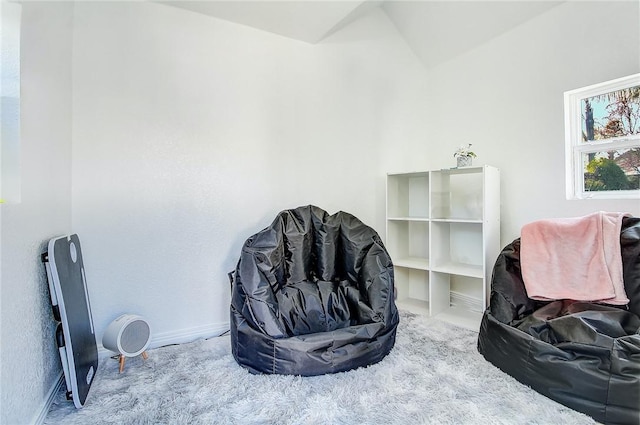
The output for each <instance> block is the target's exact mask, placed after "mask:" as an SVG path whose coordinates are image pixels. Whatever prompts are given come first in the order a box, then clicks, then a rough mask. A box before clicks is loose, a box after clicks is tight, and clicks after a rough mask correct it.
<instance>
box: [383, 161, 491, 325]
mask: <svg viewBox="0 0 640 425" xmlns="http://www.w3.org/2000/svg"><path fill="white" fill-rule="evenodd" d="M386 223H387V226H386V227H387V228H386V246H387V249H388V250H389V253H390V254H391V258H392V260H393V264H394V272H395V282H396V288H397V291H398V298H397V304H398V307H400V308H404V309H407V310H409V311H413V312H416V313H422V314H426V315H429V316H435V317H437V318H439V319H442V320H445V321H448V322H451V323H454V324H456V325H458V326H463V327H465V328H468V329H472V330H475V331H477V330H478V329H479V325H480V320H481V318H482V313H483V311H484V310H485V309H486V308H487V303H488V300H489V291H490V290H491V287H490V285H491V284H490V282H491V280H490V278H491V272H492V270H493V264H494V262H495V260H496V258H497V257H498V254H499V252H500V171H499V170H498V169H497V168H495V167H490V166H482V167H464V168H451V169H442V170H432V171H421V172H411V173H390V174H387V222H386Z"/></svg>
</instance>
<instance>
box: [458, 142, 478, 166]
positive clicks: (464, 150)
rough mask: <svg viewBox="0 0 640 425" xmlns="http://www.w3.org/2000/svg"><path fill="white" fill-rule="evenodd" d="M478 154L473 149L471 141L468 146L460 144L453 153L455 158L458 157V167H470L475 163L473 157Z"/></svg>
mask: <svg viewBox="0 0 640 425" xmlns="http://www.w3.org/2000/svg"><path fill="white" fill-rule="evenodd" d="M476 156H477V155H476V154H475V152H473V151H472V150H471V143H469V144H468V145H467V146H466V147H465V146H460V147H459V148H458V149H457V150H456V152H455V153H454V154H453V157H454V158H457V161H458V167H470V166H471V164H472V163H473V158H475V157H476Z"/></svg>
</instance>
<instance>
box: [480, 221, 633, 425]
mask: <svg viewBox="0 0 640 425" xmlns="http://www.w3.org/2000/svg"><path fill="white" fill-rule="evenodd" d="M594 243H595V241H594ZM620 244H621V252H622V266H623V267H622V272H623V279H624V287H625V292H626V294H627V296H628V298H629V304H628V305H626V306H618V307H616V306H612V305H606V304H598V303H592V302H572V301H570V300H556V301H550V302H546V301H536V300H533V299H531V298H529V296H528V295H527V291H526V288H525V285H524V282H523V280H522V272H521V265H520V248H521V240H520V239H516V240H515V241H513V242H512V243H511V244H509V245H507V246H506V247H505V248H504V250H503V251H502V253H501V254H500V256H499V257H498V259H497V261H496V264H495V267H494V269H493V278H492V285H491V301H490V305H489V308H488V309H487V311H486V312H485V314H484V317H483V319H482V323H481V325H480V334H479V337H478V350H479V351H480V353H482V354H483V355H484V357H485V358H486V359H487V360H488V361H490V362H491V363H493V364H494V365H496V366H498V367H499V368H500V369H502V370H503V371H504V372H506V373H508V374H510V375H511V376H513V377H514V378H516V379H517V380H519V381H520V382H522V383H524V384H526V385H528V386H530V387H531V388H533V389H534V390H536V391H538V392H540V393H542V394H544V395H545V396H547V397H549V398H551V399H553V400H556V401H558V402H560V403H562V404H564V405H566V406H568V407H571V408H572V409H575V410H577V411H580V412H583V413H586V414H588V415H590V416H592V417H593V418H594V419H596V420H597V421H599V422H602V423H605V424H629V425H638V424H640V218H635V217H626V218H624V219H622V229H621V232H620ZM566 267H585V265H584V264H566Z"/></svg>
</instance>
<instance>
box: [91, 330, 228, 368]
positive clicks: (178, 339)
mask: <svg viewBox="0 0 640 425" xmlns="http://www.w3.org/2000/svg"><path fill="white" fill-rule="evenodd" d="M228 330H229V322H221V323H210V324H208V325H202V326H195V327H192V328H186V329H178V330H175V331H169V332H161V333H156V334H153V335H151V342H150V343H149V349H151V348H157V347H163V346H165V345H172V344H184V343H187V342H193V341H196V340H198V339H204V338H211V337H214V336H220V335H222V334H223V333H225V332H226V331H228ZM114 354H115V353H114V352H113V351H109V350H107V349H106V348H104V347H103V346H102V343H101V342H99V343H98V357H99V358H100V359H102V358H105V357H111V356H113V355H114Z"/></svg>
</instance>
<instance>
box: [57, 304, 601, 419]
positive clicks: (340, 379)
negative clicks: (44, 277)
mask: <svg viewBox="0 0 640 425" xmlns="http://www.w3.org/2000/svg"><path fill="white" fill-rule="evenodd" d="M476 340H477V333H474V332H472V331H468V330H466V329H461V328H457V327H455V326H452V325H450V324H447V323H444V322H441V321H438V320H436V319H431V318H427V317H424V316H420V315H415V314H411V313H407V312H402V314H401V321H400V325H399V327H398V333H397V340H396V345H395V347H394V349H393V350H392V351H391V353H390V354H389V355H388V356H387V357H386V358H385V359H384V360H382V361H381V362H380V363H378V364H375V365H372V366H369V367H366V368H360V369H357V370H353V371H349V372H343V373H337V374H332V375H323V376H317V377H299V376H280V375H252V374H250V373H248V372H247V371H246V370H245V369H243V368H242V367H240V366H238V364H237V363H236V362H235V360H234V359H233V356H232V355H231V348H230V341H229V336H221V337H217V338H211V339H208V340H200V341H196V342H193V343H189V344H181V345H174V346H167V347H162V348H157V349H153V350H149V351H148V354H149V358H148V360H146V361H144V360H143V359H142V358H141V357H135V358H130V359H127V364H126V368H125V371H124V372H123V373H122V374H119V373H118V361H117V360H114V359H111V358H106V359H103V360H101V362H100V366H99V369H98V372H97V375H96V377H95V379H94V382H93V385H92V388H91V391H90V393H89V397H88V399H87V403H86V404H85V407H84V408H82V409H75V408H74V406H73V402H71V401H67V400H66V399H65V395H64V391H65V388H64V385H63V386H62V388H61V390H60V391H59V393H58V394H57V395H56V398H55V401H54V403H53V404H52V406H51V409H50V411H49V413H48V415H47V417H46V419H45V424H51V425H53V424H60V425H76V424H77V425H87V424H171V425H178V424H238V425H253V424H255V425H258V424H265V425H266V424H291V425H293V424H305V425H316V424H317V425H320V424H322V425H325V424H336V425H352V424H353V425H355V424H372V425H373V424H376V425H377V424H402V425H411V424H473V425H478V424H519V425H520V424H564V425H586V424H595V423H596V422H594V421H593V420H592V419H591V418H590V417H588V416H585V415H583V414H581V413H578V412H576V411H573V410H571V409H569V408H567V407H564V406H562V405H560V404H558V403H556V402H554V401H552V400H550V399H548V398H546V397H544V396H542V395H540V394H538V393H536V392H535V391H533V390H531V389H530V388H528V387H527V386H524V385H522V384H520V383H519V382H517V381H516V380H515V379H513V378H511V377H510V376H508V375H506V374H504V373H503V372H501V371H500V370H499V369H498V368H496V367H494V366H493V365H491V364H490V363H488V362H487V361H485V360H484V358H483V357H482V356H481V355H480V354H479V353H478V352H477V349H476Z"/></svg>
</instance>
